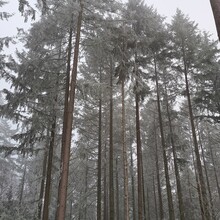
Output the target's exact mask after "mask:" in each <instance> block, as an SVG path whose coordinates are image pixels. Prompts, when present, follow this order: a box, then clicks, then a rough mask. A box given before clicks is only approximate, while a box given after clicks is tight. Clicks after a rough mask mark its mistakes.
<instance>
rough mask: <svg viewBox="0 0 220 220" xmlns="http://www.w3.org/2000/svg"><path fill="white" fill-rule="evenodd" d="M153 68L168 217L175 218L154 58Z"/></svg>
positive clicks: (172, 219)
mask: <svg viewBox="0 0 220 220" xmlns="http://www.w3.org/2000/svg"><path fill="white" fill-rule="evenodd" d="M154 68H155V69H154V70H155V78H156V90H157V108H158V116H159V125H160V134H161V144H162V149H163V161H164V171H165V179H166V189H167V199H168V207H169V219H170V220H175V213H174V207H173V198H172V191H171V185H170V177H169V170H168V161H167V155H166V144H165V138H164V130H163V121H162V113H161V107H160V93H159V83H158V73H157V64H156V58H154Z"/></svg>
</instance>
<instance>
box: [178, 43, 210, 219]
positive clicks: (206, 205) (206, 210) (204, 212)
mask: <svg viewBox="0 0 220 220" xmlns="http://www.w3.org/2000/svg"><path fill="white" fill-rule="evenodd" d="M182 50H183V62H184V75H185V85H186V95H187V101H188V109H189V117H190V124H191V131H192V138H193V144H194V151H195V156H196V169H197V173H198V181H199V185H200V189H201V199H202V203H203V205H202V207H203V208H204V209H203V208H202V207H201V211H202V216H204V218H205V219H206V220H209V219H211V216H210V213H209V203H208V198H207V193H206V186H205V181H204V177H203V172H202V164H201V160H200V154H199V147H198V141H197V136H196V129H195V124H194V117H193V111H192V104H191V97H190V91H189V82H188V70H187V63H186V58H185V50H184V47H183V48H182Z"/></svg>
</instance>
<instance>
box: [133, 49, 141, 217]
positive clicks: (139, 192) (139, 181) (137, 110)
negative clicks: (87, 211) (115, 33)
mask: <svg viewBox="0 0 220 220" xmlns="http://www.w3.org/2000/svg"><path fill="white" fill-rule="evenodd" d="M136 60H137V52H135V66H134V71H135V77H136V89H137V88H138V86H139V85H138V77H139V74H138V71H137V66H136ZM139 101H140V94H139V93H138V92H136V94H135V112H136V139H137V185H138V219H139V220H143V186H142V183H143V182H142V181H143V179H142V148H141V131H140V109H139Z"/></svg>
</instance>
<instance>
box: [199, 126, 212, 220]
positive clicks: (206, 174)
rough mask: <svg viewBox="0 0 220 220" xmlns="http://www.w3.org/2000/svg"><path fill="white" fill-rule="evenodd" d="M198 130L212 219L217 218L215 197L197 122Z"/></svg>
mask: <svg viewBox="0 0 220 220" xmlns="http://www.w3.org/2000/svg"><path fill="white" fill-rule="evenodd" d="M197 131H198V137H199V145H200V148H201V152H202V160H203V164H204V171H205V178H206V184H207V189H208V193H209V202H210V208H211V212H212V219H213V220H215V211H214V208H213V207H214V206H213V198H212V193H211V187H210V181H209V176H208V170H207V163H206V159H205V153H204V148H203V144H202V137H201V134H200V131H199V127H198V124H197Z"/></svg>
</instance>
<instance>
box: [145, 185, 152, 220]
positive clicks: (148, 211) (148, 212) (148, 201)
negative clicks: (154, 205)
mask: <svg viewBox="0 0 220 220" xmlns="http://www.w3.org/2000/svg"><path fill="white" fill-rule="evenodd" d="M146 191H147V192H146V194H147V218H146V219H147V220H150V219H151V217H150V197H149V189H148V187H146Z"/></svg>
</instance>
